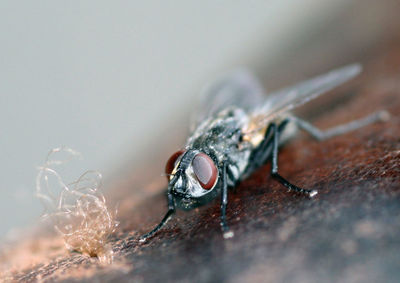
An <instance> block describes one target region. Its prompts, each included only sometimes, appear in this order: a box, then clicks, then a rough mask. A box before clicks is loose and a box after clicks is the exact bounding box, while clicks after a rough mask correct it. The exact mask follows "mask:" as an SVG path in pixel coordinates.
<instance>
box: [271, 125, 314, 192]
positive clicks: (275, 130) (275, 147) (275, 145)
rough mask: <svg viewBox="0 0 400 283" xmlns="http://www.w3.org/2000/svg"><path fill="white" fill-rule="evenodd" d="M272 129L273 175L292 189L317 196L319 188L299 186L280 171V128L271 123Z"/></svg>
mask: <svg viewBox="0 0 400 283" xmlns="http://www.w3.org/2000/svg"><path fill="white" fill-rule="evenodd" d="M271 130H272V134H273V142H272V167H271V174H272V176H273V177H274V178H275V179H277V180H278V181H279V182H280V183H281V184H282V185H284V186H285V187H286V188H288V189H289V190H291V191H295V192H298V193H302V194H306V195H308V196H309V197H313V196H315V195H316V194H317V193H318V191H317V190H306V189H303V188H300V187H297V186H295V185H293V184H292V183H290V182H289V181H288V180H286V179H285V178H283V177H282V176H281V175H279V173H278V146H279V128H278V126H277V125H276V124H275V123H272V124H271Z"/></svg>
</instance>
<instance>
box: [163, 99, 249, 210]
mask: <svg viewBox="0 0 400 283" xmlns="http://www.w3.org/2000/svg"><path fill="white" fill-rule="evenodd" d="M248 119H249V118H248V115H247V113H246V112H245V111H244V110H242V109H240V108H237V107H230V108H228V109H225V110H223V111H221V112H219V113H218V114H217V115H215V116H213V117H209V119H207V120H205V121H203V123H201V124H200V125H199V126H198V127H197V129H196V130H195V131H194V132H193V133H192V135H191V136H190V138H189V139H188V141H187V143H186V146H185V150H186V153H185V154H184V156H183V157H182V159H181V161H180V163H179V165H178V166H177V171H179V170H181V172H182V173H184V174H178V177H177V180H176V181H171V182H170V183H172V184H173V186H172V187H171V193H172V194H173V195H175V196H178V198H175V200H176V202H177V204H178V206H179V207H181V208H183V209H191V208H193V207H196V206H198V205H201V204H204V203H206V202H209V201H210V200H211V199H213V198H215V197H216V196H217V195H218V194H219V193H220V190H221V185H222V180H221V178H220V176H221V172H222V166H223V163H224V162H225V163H226V164H227V172H226V173H227V184H228V186H234V185H235V184H236V183H237V182H238V181H239V180H241V179H242V178H243V177H244V172H246V169H247V167H248V164H249V158H250V155H251V152H252V151H253V150H254V146H253V145H252V144H251V143H250V142H244V141H241V137H242V129H243V128H244V126H245V125H247V123H248ZM198 152H203V153H205V154H207V155H208V156H209V157H211V159H213V161H214V163H215V165H216V167H217V169H218V175H219V176H218V181H217V182H216V184H215V186H214V187H213V188H212V189H211V190H204V189H202V188H201V186H200V185H198V182H197V179H196V178H195V176H194V174H193V172H192V169H191V166H190V163H191V161H192V159H193V157H194V156H195V155H196V154H197V153H198ZM172 179H174V178H172Z"/></svg>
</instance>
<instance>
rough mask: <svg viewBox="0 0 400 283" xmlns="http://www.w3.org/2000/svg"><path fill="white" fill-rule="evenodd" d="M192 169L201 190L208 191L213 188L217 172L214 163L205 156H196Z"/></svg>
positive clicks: (201, 154)
mask: <svg viewBox="0 0 400 283" xmlns="http://www.w3.org/2000/svg"><path fill="white" fill-rule="evenodd" d="M192 168H193V172H194V174H195V175H196V177H197V180H198V181H199V183H200V185H201V186H202V188H203V189H205V190H210V189H211V188H212V187H214V185H215V182H216V180H217V175H218V171H217V168H216V167H215V164H214V161H212V159H211V158H210V157H209V156H208V155H207V154H204V153H199V154H197V155H196V156H195V158H194V159H193V161H192Z"/></svg>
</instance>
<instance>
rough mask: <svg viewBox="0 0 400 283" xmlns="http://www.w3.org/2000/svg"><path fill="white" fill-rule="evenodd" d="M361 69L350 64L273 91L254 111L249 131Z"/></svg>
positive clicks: (354, 74) (343, 80) (325, 90)
mask: <svg viewBox="0 0 400 283" xmlns="http://www.w3.org/2000/svg"><path fill="white" fill-rule="evenodd" d="M361 70H362V68H361V65H360V64H352V65H348V66H345V67H342V68H339V69H335V70H333V71H330V72H329V73H327V74H324V75H320V76H317V77H315V78H312V79H309V80H306V81H303V82H301V83H298V84H296V85H294V86H291V87H288V88H284V89H282V90H278V91H276V92H273V93H271V94H270V95H269V96H268V97H267V99H266V100H265V102H264V105H262V106H261V107H259V108H257V109H256V110H255V111H254V112H253V113H252V115H251V123H250V125H249V128H248V129H247V132H252V131H257V130H260V129H262V128H264V127H266V126H267V125H268V123H269V122H270V121H271V120H272V119H274V118H275V117H277V116H279V115H281V114H282V113H284V112H287V111H290V110H291V109H293V108H295V107H298V106H300V105H302V104H304V103H306V102H308V101H310V100H312V99H314V98H316V97H318V96H319V95H321V94H323V93H325V92H327V91H329V90H331V89H333V88H335V87H336V86H339V85H341V84H343V83H344V82H346V81H348V80H350V79H351V78H353V77H355V76H356V75H358V74H359V73H360V72H361Z"/></svg>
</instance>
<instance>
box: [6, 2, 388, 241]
mask: <svg viewBox="0 0 400 283" xmlns="http://www.w3.org/2000/svg"><path fill="white" fill-rule="evenodd" d="M365 2H368V3H369V4H371V5H372V6H373V5H374V4H373V1H365ZM365 2H364V3H365ZM376 2H378V1H376ZM358 3H360V1H358ZM371 5H370V6H371ZM364 6H368V5H364ZM375 6H377V5H375ZM375 6H373V7H370V8H366V9H368V10H364V14H363V15H365V14H366V13H367V12H365V11H369V12H368V13H369V15H367V16H366V17H365V18H362V17H361V18H360V17H358V19H359V22H362V23H365V22H368V23H369V26H370V29H369V30H368V31H367V32H366V31H365V30H364V29H357V23H358V22H357V23H355V24H353V25H351V28H347V26H345V25H343V22H341V21H340V19H341V17H343V15H347V16H349V13H350V12H349V11H352V12H351V13H354V17H356V15H357V14H358V10H357V7H358V5H357V1H349V0H335V1H320V0H292V1H278V0H270V1H222V0H221V1H201V2H194V1H191V2H188V1H174V2H173V3H172V2H169V3H166V1H158V2H156V1H142V2H139V1H112V2H110V1H79V2H78V1H74V2H72V1H40V2H37V1H18V2H17V1H1V2H0V35H1V44H0V99H1V103H0V123H1V124H0V125H1V127H0V137H1V142H0V145H1V146H0V161H1V163H0V172H1V173H0V175H1V178H0V215H1V216H0V219H1V223H0V237H1V236H4V235H6V233H7V232H8V231H11V230H12V229H13V228H16V227H23V226H26V225H27V224H29V223H32V221H38V219H39V217H40V214H41V211H42V207H41V204H40V202H39V201H38V200H37V199H35V198H33V193H34V190H35V184H34V182H35V175H36V173H37V170H36V167H37V166H38V165H41V164H42V163H43V161H44V158H45V156H46V154H47V152H48V151H49V150H50V149H51V148H54V147H57V146H60V145H67V146H69V147H72V148H74V149H76V150H78V151H80V152H81V153H82V154H83V156H84V159H83V160H82V161H80V162H79V163H76V164H77V165H76V166H75V165H74V167H73V168H71V172H70V173H69V175H68V174H67V176H75V177H77V176H78V175H79V173H82V172H83V171H84V170H87V169H96V170H100V171H101V172H102V173H103V175H104V177H105V179H106V180H107V179H111V178H112V177H113V176H115V174H116V172H118V170H119V168H120V169H121V170H122V168H123V167H124V164H127V163H134V162H135V160H138V159H139V157H142V156H143V155H144V153H146V154H148V155H151V154H152V151H151V150H149V149H151V148H150V146H149V144H151V145H152V146H157V143H158V144H162V143H163V142H164V140H163V139H160V137H162V136H163V135H168V129H171V128H174V123H176V121H178V120H179V119H181V118H182V117H188V115H189V113H190V110H191V109H193V107H194V106H195V105H194V101H195V99H194V97H196V96H197V95H198V93H199V89H200V88H201V86H202V85H203V84H204V83H205V82H207V81H209V80H212V79H213V78H214V77H215V76H216V75H217V74H220V73H223V72H224V71H226V70H229V69H230V68H233V67H237V66H241V65H244V66H250V67H252V68H253V69H254V70H255V71H256V72H258V73H259V74H260V75H265V76H267V77H268V75H266V74H270V76H269V79H270V80H271V81H274V80H275V79H277V78H278V75H279V72H278V71H276V72H275V68H274V67H275V66H276V65H277V64H278V62H280V61H279V60H281V59H282V58H286V61H289V63H291V62H290V60H293V64H296V60H295V56H293V55H292V57H290V60H289V59H288V58H287V56H288V50H291V51H292V52H291V53H290V54H295V52H294V51H295V48H296V46H297V45H301V44H304V42H307V41H308V42H309V41H310V40H312V38H313V36H314V35H315V34H316V33H319V34H321V33H324V29H323V28H322V27H324V26H332V25H338V26H341V27H342V29H343V33H338V34H329V35H327V41H326V44H327V47H328V49H326V50H327V51H326V52H329V46H331V45H334V44H338V45H341V46H342V48H346V44H347V43H348V42H347V41H346V40H350V41H351V40H354V41H357V42H359V44H360V46H361V45H362V44H363V40H366V38H369V37H368V36H369V35H370V34H372V33H373V30H374V29H379V28H381V26H380V25H379V19H382V17H384V16H385V14H384V12H382V11H384V9H383V10H382V9H381V7H375ZM368 13H367V14H368ZM360 14H362V13H360ZM374 21H376V22H374ZM371 29H372V30H371ZM311 46H312V44H311ZM335 49H336V48H335ZM311 50H312V49H311ZM318 50H321V48H319V49H318ZM310 52H311V51H310ZM310 56H319V57H318V58H319V59H320V60H328V59H325V56H324V54H320V53H317V54H311V53H310ZM279 58H280V59H279ZM278 59H279V60H278ZM281 61H282V60H281ZM345 61H346V60H345V59H344V62H343V63H350V62H345ZM335 63H336V64H337V65H339V63H341V62H335ZM330 64H332V62H330ZM327 65H329V64H327ZM327 67H330V66H327ZM286 70H290V65H289V66H287V67H286ZM327 70H328V69H326V70H318V71H327ZM313 74H314V75H316V74H317V73H313ZM293 78H301V74H300V75H295V74H293ZM276 85H279V82H278V83H276ZM180 125H181V124H179V127H180ZM174 132H180V133H183V134H184V133H185V132H186V128H185V129H174ZM167 155H168V154H167ZM74 164H75V163H74ZM163 166H164V164H160V168H157V170H158V169H160V170H159V171H157V172H154V174H155V175H159V174H161V173H162V169H161V168H162V167H163ZM72 180H73V178H72V179H70V181H72Z"/></svg>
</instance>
